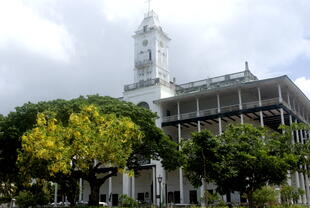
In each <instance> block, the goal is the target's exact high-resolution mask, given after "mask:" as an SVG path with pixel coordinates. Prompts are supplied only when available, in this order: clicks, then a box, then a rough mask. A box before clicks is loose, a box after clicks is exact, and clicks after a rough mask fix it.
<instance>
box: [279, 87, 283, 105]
mask: <svg viewBox="0 0 310 208" xmlns="http://www.w3.org/2000/svg"><path fill="white" fill-rule="evenodd" d="M278 94H279V102H280V103H282V101H283V98H282V90H281V85H280V84H278Z"/></svg>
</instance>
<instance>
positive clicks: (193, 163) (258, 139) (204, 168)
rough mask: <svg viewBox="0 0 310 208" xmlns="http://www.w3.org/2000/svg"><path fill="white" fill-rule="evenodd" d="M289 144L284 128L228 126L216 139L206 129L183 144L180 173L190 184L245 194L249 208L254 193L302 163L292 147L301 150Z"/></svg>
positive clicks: (282, 179)
mask: <svg viewBox="0 0 310 208" xmlns="http://www.w3.org/2000/svg"><path fill="white" fill-rule="evenodd" d="M291 142H292V132H291V129H290V128H288V127H286V128H284V127H283V133H278V132H269V131H267V130H266V129H264V128H255V127H254V126H252V125H250V124H243V125H230V126H228V127H227V128H226V130H225V132H224V133H223V134H221V135H218V136H213V135H212V134H211V133H210V132H209V131H207V130H206V131H202V132H200V133H193V134H192V138H191V139H190V140H188V141H186V142H184V145H183V153H184V154H185V155H186V162H185V165H184V170H185V172H186V175H187V177H188V178H189V180H190V181H191V182H192V183H193V184H194V185H196V186H199V185H201V183H202V180H205V181H206V182H215V183H216V184H217V186H218V191H219V192H220V193H222V194H225V193H230V192H232V191H238V192H240V193H244V194H246V196H247V198H248V201H249V205H250V207H253V193H254V192H255V191H256V190H258V189H260V188H262V187H263V186H265V185H267V184H269V185H280V184H281V183H283V182H285V181H286V179H287V172H288V171H289V170H296V169H297V168H298V167H299V166H298V164H299V162H301V160H304V159H302V158H304V156H301V154H300V152H298V151H296V147H299V148H301V149H302V147H301V146H300V145H297V146H294V145H292V143H291ZM305 147H307V146H305ZM301 149H300V150H301ZM303 151H304V152H305V154H306V152H307V151H306V150H303Z"/></svg>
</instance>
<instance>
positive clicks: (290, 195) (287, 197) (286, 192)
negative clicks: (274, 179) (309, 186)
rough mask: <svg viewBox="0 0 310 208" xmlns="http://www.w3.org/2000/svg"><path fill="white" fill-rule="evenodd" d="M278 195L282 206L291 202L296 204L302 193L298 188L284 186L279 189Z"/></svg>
mask: <svg viewBox="0 0 310 208" xmlns="http://www.w3.org/2000/svg"><path fill="white" fill-rule="evenodd" d="M280 193H281V202H282V204H285V205H290V204H292V202H294V203H297V201H298V199H299V197H300V196H302V195H303V194H304V191H303V190H302V189H300V188H296V187H293V186H289V185H284V186H282V187H281V191H280Z"/></svg>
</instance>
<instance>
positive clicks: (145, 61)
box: [135, 59, 153, 69]
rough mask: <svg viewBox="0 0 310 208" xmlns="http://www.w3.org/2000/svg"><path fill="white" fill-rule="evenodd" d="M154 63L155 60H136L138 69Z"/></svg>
mask: <svg viewBox="0 0 310 208" xmlns="http://www.w3.org/2000/svg"><path fill="white" fill-rule="evenodd" d="M152 64H153V61H152V60H148V59H147V60H143V61H136V62H135V67H136V68H137V69H143V68H145V67H147V66H150V65H152Z"/></svg>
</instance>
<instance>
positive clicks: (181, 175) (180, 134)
mask: <svg viewBox="0 0 310 208" xmlns="http://www.w3.org/2000/svg"><path fill="white" fill-rule="evenodd" d="M177 107H178V119H179V120H180V117H181V114H180V102H177ZM181 136H182V132H181V124H178V141H179V144H180V143H181ZM179 149H180V150H181V146H179ZM179 180H180V203H181V204H183V203H184V201H183V193H184V192H183V170H182V168H179Z"/></svg>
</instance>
